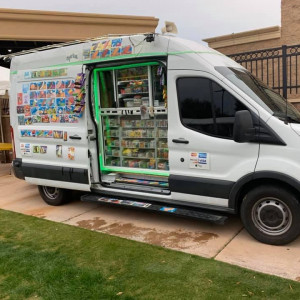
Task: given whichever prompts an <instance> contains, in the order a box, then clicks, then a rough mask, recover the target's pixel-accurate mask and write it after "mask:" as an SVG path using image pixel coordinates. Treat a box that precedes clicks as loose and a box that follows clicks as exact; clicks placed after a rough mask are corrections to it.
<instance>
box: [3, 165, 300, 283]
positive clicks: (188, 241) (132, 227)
mask: <svg viewBox="0 0 300 300" xmlns="http://www.w3.org/2000/svg"><path fill="white" fill-rule="evenodd" d="M3 168H5V165H0V174H2V175H3V174H9V173H8V172H7V171H8V168H7V167H6V168H7V170H6V171H5V170H4V169H3ZM3 170H4V171H3ZM0 176H1V175H0ZM75 198H76V197H75ZM77 198H79V197H78V196H77ZM0 208H1V209H5V210H10V211H15V212H19V213H23V214H27V215H32V216H35V217H39V218H44V219H47V220H52V221H55V222H62V223H65V224H70V225H74V226H79V227H83V228H86V229H90V230H95V231H100V232H104V233H107V234H112V235H116V236H120V237H123V238H127V239H132V240H136V241H140V242H145V243H149V244H155V245H160V246H163V247H166V248H170V249H174V250H178V251H183V252H186V253H191V254H195V255H200V256H204V257H207V258H214V259H216V260H220V261H224V262H228V263H231V264H235V265H239V266H242V267H245V268H249V269H252V270H256V271H260V272H264V273H268V274H273V275H278V276H281V277H285V278H289V279H293V280H298V281H300V238H298V239H297V240H296V241H295V242H293V243H291V244H289V245H287V246H277V247H275V246H269V245H264V244H261V243H259V242H257V241H255V240H254V239H253V238H252V237H250V236H249V235H248V233H247V232H246V231H245V230H244V229H243V226H242V224H241V222H240V220H239V218H238V217H236V216H230V218H229V221H228V222H227V223H226V224H225V225H223V226H220V225H215V224H210V223H208V222H200V221H197V220H192V219H188V218H178V217H175V216H172V215H159V214H155V213H153V212H147V211H139V210H133V209H130V208H123V207H115V206H107V205H102V204H94V203H83V202H80V201H79V199H72V202H70V203H69V204H66V205H64V206H59V207H55V206H48V205H47V204H45V203H44V202H43V200H42V199H41V197H40V196H39V193H38V190H37V187H36V186H34V185H30V184H28V183H26V182H25V181H23V180H18V179H16V178H14V177H13V176H10V175H3V176H1V177H0Z"/></svg>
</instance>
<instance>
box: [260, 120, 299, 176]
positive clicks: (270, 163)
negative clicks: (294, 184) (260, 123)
mask: <svg viewBox="0 0 300 300" xmlns="http://www.w3.org/2000/svg"><path fill="white" fill-rule="evenodd" d="M268 125H269V126H270V127H271V128H274V129H275V128H276V133H277V134H278V135H279V136H280V137H281V138H282V140H283V141H284V142H285V143H286V146H278V145H267V144H261V145H260V154H259V160H258V163H257V167H256V171H257V172H276V173H281V174H282V175H286V176H290V177H292V178H294V179H296V180H298V181H300V172H299V170H300V155H299V149H300V137H299V133H297V132H299V130H300V126H299V124H295V123H292V124H284V122H283V121H281V120H279V119H277V118H276V117H271V118H270V119H269V121H268Z"/></svg>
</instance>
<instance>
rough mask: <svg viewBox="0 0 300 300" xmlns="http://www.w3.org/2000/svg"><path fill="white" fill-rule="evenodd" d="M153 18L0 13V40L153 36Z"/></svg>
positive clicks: (58, 13) (6, 10) (35, 11)
mask: <svg viewBox="0 0 300 300" xmlns="http://www.w3.org/2000/svg"><path fill="white" fill-rule="evenodd" d="M157 24H158V19H157V18H155V17H144V16H123V15H103V14H87V13H69V12H54V11H38V10H19V9H3V8H1V9H0V40H14V41H48V42H49V41H57V42H60V41H70V40H77V39H87V38H91V37H98V36H101V35H106V34H127V33H128V34H132V33H143V32H154V31H155V28H156V26H157Z"/></svg>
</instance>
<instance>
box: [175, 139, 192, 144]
mask: <svg viewBox="0 0 300 300" xmlns="http://www.w3.org/2000/svg"><path fill="white" fill-rule="evenodd" d="M172 142H173V143H177V144H188V143H189V141H187V140H185V139H173V140H172Z"/></svg>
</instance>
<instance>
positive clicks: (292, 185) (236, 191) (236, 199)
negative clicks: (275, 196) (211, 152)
mask: <svg viewBox="0 0 300 300" xmlns="http://www.w3.org/2000/svg"><path fill="white" fill-rule="evenodd" d="M266 184H269V185H270V184H271V185H275V186H282V187H284V188H287V189H289V191H291V192H292V193H294V194H295V195H296V197H297V198H298V200H299V199H300V181H298V180H296V179H295V178H293V177H291V176H289V175H286V174H283V173H279V172H272V171H258V172H254V173H251V174H247V175H246V176H244V177H242V178H241V179H239V180H238V181H237V182H236V183H235V184H234V186H233V187H232V189H231V192H230V195H229V203H228V204H229V208H231V209H233V210H234V211H235V212H236V213H238V212H239V210H240V205H241V203H242V201H243V198H244V196H245V195H246V194H247V192H248V191H249V190H251V189H252V188H254V187H257V186H260V185H266Z"/></svg>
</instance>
